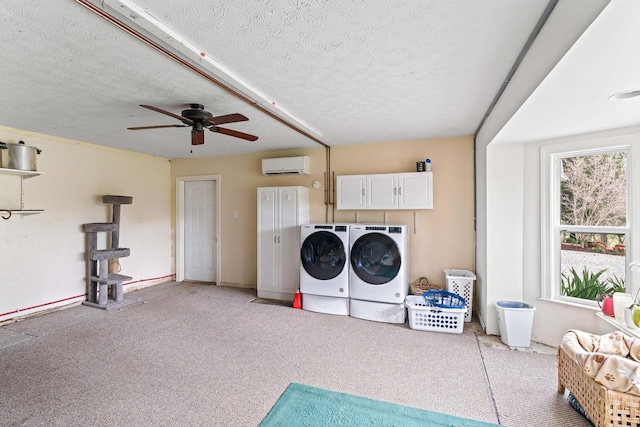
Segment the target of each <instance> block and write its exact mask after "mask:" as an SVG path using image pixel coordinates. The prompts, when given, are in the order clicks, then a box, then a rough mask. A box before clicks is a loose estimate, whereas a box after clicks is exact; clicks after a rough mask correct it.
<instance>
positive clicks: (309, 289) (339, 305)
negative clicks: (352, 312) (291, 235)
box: [300, 224, 349, 316]
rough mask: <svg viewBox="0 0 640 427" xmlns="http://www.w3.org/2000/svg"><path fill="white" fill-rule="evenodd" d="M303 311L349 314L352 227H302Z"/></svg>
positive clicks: (312, 225) (307, 225) (311, 225)
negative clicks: (350, 238) (350, 231)
mask: <svg viewBox="0 0 640 427" xmlns="http://www.w3.org/2000/svg"><path fill="white" fill-rule="evenodd" d="M300 292H301V293H302V309H303V310H308V311H315V312H318V313H328V314H339V315H344V316H348V315H349V225H348V224H306V225H302V226H301V227H300Z"/></svg>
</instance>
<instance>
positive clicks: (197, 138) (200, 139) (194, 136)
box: [191, 131, 204, 145]
mask: <svg viewBox="0 0 640 427" xmlns="http://www.w3.org/2000/svg"><path fill="white" fill-rule="evenodd" d="M202 144H204V132H203V131H200V132H194V131H191V145H202Z"/></svg>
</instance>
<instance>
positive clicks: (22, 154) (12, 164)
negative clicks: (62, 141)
mask: <svg viewBox="0 0 640 427" xmlns="http://www.w3.org/2000/svg"><path fill="white" fill-rule="evenodd" d="M6 146H7V151H8V152H9V161H8V168H9V169H18V170H22V171H34V172H35V171H37V170H38V167H37V162H36V156H37V155H38V154H40V153H41V152H42V150H40V149H39V148H38V147H34V146H32V145H27V144H25V143H24V141H19V142H18V143H17V144H6Z"/></svg>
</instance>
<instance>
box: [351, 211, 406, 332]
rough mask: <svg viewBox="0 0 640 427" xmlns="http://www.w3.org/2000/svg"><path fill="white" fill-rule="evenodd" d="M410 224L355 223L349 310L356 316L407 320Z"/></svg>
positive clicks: (385, 319)
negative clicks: (405, 303)
mask: <svg viewBox="0 0 640 427" xmlns="http://www.w3.org/2000/svg"><path fill="white" fill-rule="evenodd" d="M408 229H409V227H408V226H407V225H392V224H380V225H378V224H352V225H351V227H350V233H349V235H350V237H349V239H350V245H351V249H350V271H349V294H350V298H351V299H350V304H349V313H350V315H351V316H352V317H358V318H360V319H367V320H374V321H378V322H386V323H404V322H405V320H406V310H405V305H404V300H405V298H406V296H407V294H408V292H409V235H408Z"/></svg>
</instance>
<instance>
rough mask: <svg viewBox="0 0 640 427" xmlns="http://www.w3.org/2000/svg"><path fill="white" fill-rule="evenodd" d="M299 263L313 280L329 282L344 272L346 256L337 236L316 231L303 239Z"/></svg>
mask: <svg viewBox="0 0 640 427" xmlns="http://www.w3.org/2000/svg"><path fill="white" fill-rule="evenodd" d="M300 261H301V262H302V267H303V268H304V269H305V271H306V272H307V273H309V275H310V276H311V277H313V278H314V279H318V280H330V279H333V278H334V277H337V276H338V275H339V274H340V273H341V272H342V270H344V267H345V265H346V264H347V254H346V252H345V248H344V245H343V244H342V240H340V238H339V237H338V236H336V235H335V234H333V233H329V232H328V231H317V232H315V233H313V234H311V235H309V237H307V238H306V239H304V242H303V243H302V247H301V249H300Z"/></svg>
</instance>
